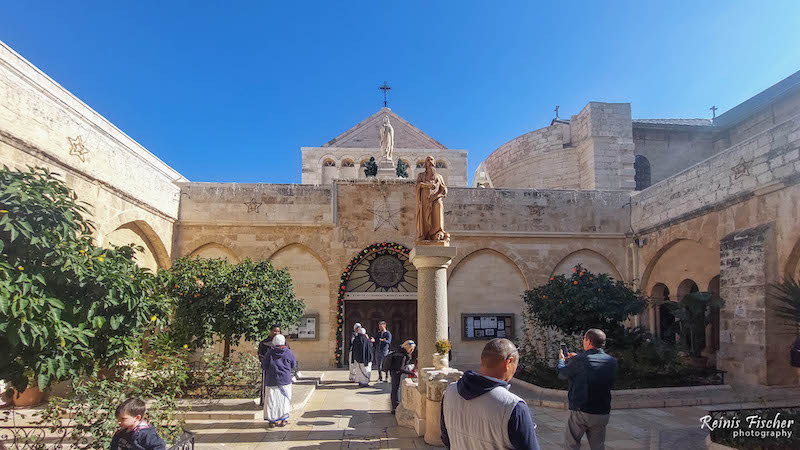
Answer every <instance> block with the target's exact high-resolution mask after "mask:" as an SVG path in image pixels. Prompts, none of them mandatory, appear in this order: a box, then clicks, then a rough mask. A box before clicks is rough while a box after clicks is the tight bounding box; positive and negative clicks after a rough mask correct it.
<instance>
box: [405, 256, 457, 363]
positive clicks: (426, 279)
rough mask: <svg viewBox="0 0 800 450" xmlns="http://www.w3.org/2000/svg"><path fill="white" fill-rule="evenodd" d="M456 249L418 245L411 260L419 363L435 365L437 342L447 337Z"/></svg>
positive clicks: (410, 257)
mask: <svg viewBox="0 0 800 450" xmlns="http://www.w3.org/2000/svg"><path fill="white" fill-rule="evenodd" d="M455 256H456V248H455V247H449V246H446V245H417V246H416V247H415V248H414V249H413V250H411V254H410V255H409V259H410V260H411V263H412V264H414V266H415V267H416V268H417V366H418V367H419V369H420V370H421V369H422V368H424V367H431V366H433V354H434V352H435V347H434V344H435V343H436V341H438V340H440V339H448V334H447V266H449V265H450V263H451V262H452V261H453V258H454V257H455Z"/></svg>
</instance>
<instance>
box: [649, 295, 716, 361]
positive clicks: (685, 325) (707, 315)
mask: <svg viewBox="0 0 800 450" xmlns="http://www.w3.org/2000/svg"><path fill="white" fill-rule="evenodd" d="M724 304H725V302H724V301H723V300H722V299H721V298H719V297H718V296H715V295H713V294H711V293H710V292H692V293H690V294H687V295H685V296H683V298H682V299H680V301H678V302H665V303H664V304H662V306H661V307H662V308H669V310H670V311H671V312H672V314H673V315H674V316H675V318H676V319H678V320H677V321H676V322H675V323H674V324H673V326H674V327H677V330H669V332H675V331H677V332H679V333H680V335H681V340H680V342H681V343H682V344H683V346H684V347H685V348H686V350H687V351H688V352H689V353H690V354H691V355H692V356H700V354H701V352H702V350H703V348H705V345H706V325H708V324H710V323H711V311H712V309H717V310H719V309H720V308H722V306H723V305H724Z"/></svg>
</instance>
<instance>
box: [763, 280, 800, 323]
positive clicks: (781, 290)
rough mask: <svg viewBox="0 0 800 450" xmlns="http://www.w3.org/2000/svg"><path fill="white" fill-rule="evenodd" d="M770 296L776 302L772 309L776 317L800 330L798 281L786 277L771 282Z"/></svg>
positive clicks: (799, 286) (799, 288)
mask: <svg viewBox="0 0 800 450" xmlns="http://www.w3.org/2000/svg"><path fill="white" fill-rule="evenodd" d="M770 297H771V298H772V299H773V300H775V301H776V302H777V304H776V306H775V308H774V309H775V312H776V313H777V315H778V317H780V318H782V319H785V320H786V321H787V322H788V323H789V324H790V325H794V326H795V328H796V329H797V331H798V332H800V283H798V282H797V280H795V279H793V278H787V279H785V280H783V281H782V282H780V283H777V284H773V285H772V290H771V291H770Z"/></svg>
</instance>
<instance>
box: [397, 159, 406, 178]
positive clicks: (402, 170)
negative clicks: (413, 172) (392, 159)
mask: <svg viewBox="0 0 800 450" xmlns="http://www.w3.org/2000/svg"><path fill="white" fill-rule="evenodd" d="M394 172H395V174H396V175H397V176H398V177H399V178H408V163H407V162H405V161H403V160H402V159H401V160H399V161H397V168H395V170H394Z"/></svg>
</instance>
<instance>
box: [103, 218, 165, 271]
mask: <svg viewBox="0 0 800 450" xmlns="http://www.w3.org/2000/svg"><path fill="white" fill-rule="evenodd" d="M103 245H104V246H106V247H109V246H111V245H117V246H123V245H133V246H136V247H141V248H142V250H141V251H137V252H136V264H137V265H138V266H139V267H143V268H147V269H150V270H151V271H153V272H155V271H157V270H158V269H160V268H167V267H169V266H170V264H169V257H168V256H167V255H166V249H164V245H163V244H162V243H161V240H160V239H159V238H158V235H156V233H155V232H154V231H153V229H152V228H151V227H150V226H149V225H148V224H147V223H146V222H144V221H141V220H137V221H133V222H128V223H125V224H122V225H120V226H119V227H117V228H116V229H115V230H114V231H112V232H110V233H108V234H106V235H105V237H104V239H103Z"/></svg>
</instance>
